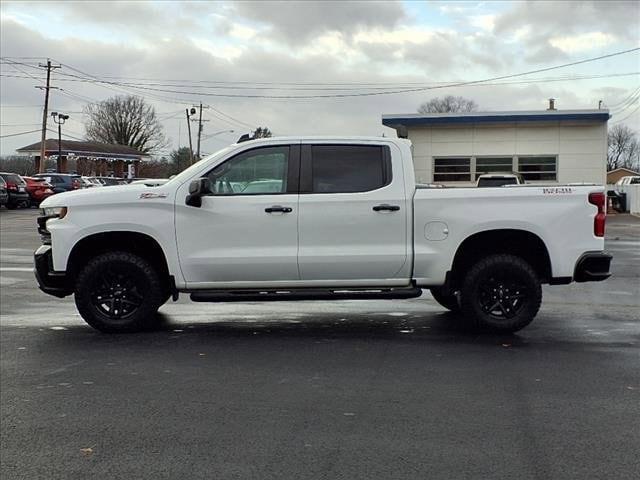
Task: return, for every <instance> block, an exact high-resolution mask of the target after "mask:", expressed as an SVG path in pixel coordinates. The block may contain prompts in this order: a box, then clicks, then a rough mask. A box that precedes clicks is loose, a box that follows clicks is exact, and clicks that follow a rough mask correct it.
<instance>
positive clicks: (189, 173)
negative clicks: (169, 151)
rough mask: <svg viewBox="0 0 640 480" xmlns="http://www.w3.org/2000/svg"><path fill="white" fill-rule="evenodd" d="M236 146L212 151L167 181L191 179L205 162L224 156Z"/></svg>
mask: <svg viewBox="0 0 640 480" xmlns="http://www.w3.org/2000/svg"><path fill="white" fill-rule="evenodd" d="M236 146H237V145H235V144H233V145H229V146H228V147H225V148H223V149H221V150H218V151H217V152H215V153H212V154H211V155H209V156H208V157H204V158H203V159H201V160H199V161H197V162H196V163H194V164H193V165H191V166H190V167H189V168H187V169H185V170H183V171H182V172H180V173H179V174H177V175H176V176H175V177H173V178H172V179H170V180H169V181H168V182H167V183H173V182H179V183H184V182H185V181H187V180H189V179H190V178H191V177H193V176H194V175H195V174H196V173H197V172H198V171H200V170H201V169H202V165H204V163H203V162H208V161H210V160H212V159H215V158H221V157H224V156H225V155H226V154H227V153H229V152H230V151H231V150H233V149H234V148H236Z"/></svg>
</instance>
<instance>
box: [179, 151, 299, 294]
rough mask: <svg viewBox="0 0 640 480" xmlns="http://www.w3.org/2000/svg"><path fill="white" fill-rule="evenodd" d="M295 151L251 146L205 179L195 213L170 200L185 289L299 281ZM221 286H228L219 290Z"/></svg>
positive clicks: (182, 190) (182, 192)
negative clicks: (206, 191) (208, 189)
mask: <svg viewBox="0 0 640 480" xmlns="http://www.w3.org/2000/svg"><path fill="white" fill-rule="evenodd" d="M299 159H300V146H299V145H278V146H268V147H257V148H255V149H252V150H248V151H244V152H242V153H240V154H238V155H236V156H234V157H232V158H230V159H228V160H226V161H225V162H224V163H222V164H220V165H218V166H217V167H215V168H214V169H213V170H211V171H210V172H208V174H206V176H208V177H209V179H210V181H211V186H212V190H213V192H212V194H211V195H207V196H204V197H203V198H202V206H201V207H199V208H198V207H191V206H188V205H186V204H185V198H186V194H187V191H188V185H183V186H182V187H180V189H179V191H178V195H177V197H176V238H177V242H178V255H179V257H180V266H181V269H182V273H183V275H184V277H185V280H186V282H187V285H188V286H191V287H204V288H206V287H211V288H226V287H234V286H240V287H244V286H246V287H249V286H251V285H252V284H253V283H255V284H256V285H259V286H266V285H267V282H274V284H277V283H278V282H292V281H298V280H299V275H298V265H297V253H298V230H297V229H298V225H297V224H298V193H297V192H298V179H299V165H300V163H299ZM226 284H228V285H226Z"/></svg>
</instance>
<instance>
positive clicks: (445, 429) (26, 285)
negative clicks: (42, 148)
mask: <svg viewBox="0 0 640 480" xmlns="http://www.w3.org/2000/svg"><path fill="white" fill-rule="evenodd" d="M36 215H37V212H36V211H35V210H32V211H27V210H17V211H7V210H5V209H2V210H1V211H0V225H1V228H0V282H1V283H0V286H1V288H0V313H1V319H0V347H1V348H0V399H1V428H0V439H1V444H2V448H1V454H0V461H1V470H0V478H2V479H5V480H6V479H40V478H42V479H94V478H99V479H120V478H121V479H133V478H153V479H161V478H167V479H186V478H203V479H204V478H207V479H248V478H252V479H253V478H255V479H285V478H295V479H298V478H314V479H315V478H322V479H336V478H340V479H373V478H381V479H395V478H398V479H400V478H402V479H418V478H420V479H422V478H429V479H434V478H442V479H466V478H469V479H477V478H506V477H513V478H518V479H549V478H558V479H569V478H575V479H584V478H616V479H625V478H629V479H631V478H634V479H636V478H638V472H640V455H638V452H639V451H640V219H637V218H633V217H629V216H622V215H618V216H612V217H610V218H609V220H608V235H607V236H608V240H607V249H608V250H609V251H610V252H612V253H613V255H614V264H613V271H614V276H613V277H612V278H611V279H609V280H608V281H607V282H604V283H592V284H572V285H570V286H557V287H547V288H545V297H544V300H543V306H542V310H541V311H540V314H539V315H538V317H537V319H536V320H534V322H533V323H532V324H531V325H530V326H529V327H528V328H526V329H525V330H522V331H521V332H519V333H518V334H517V335H509V336H496V335H478V334H475V333H472V332H470V331H468V330H466V329H465V327H464V322H462V321H461V320H460V319H459V318H456V317H455V316H453V315H451V314H449V313H446V312H445V310H443V309H442V308H441V307H440V306H439V305H438V304H437V303H435V301H434V300H433V299H432V298H431V296H430V295H429V294H428V293H425V294H424V295H423V296H422V297H420V298H418V299H412V300H404V301H392V300H388V301H346V302H334V303H331V302H296V303H289V302H283V303H248V304H219V305H216V304H193V303H190V302H189V301H188V300H187V299H186V298H181V299H180V301H179V302H177V303H169V304H168V305H165V306H164V307H163V308H162V309H161V313H162V317H163V319H164V324H163V327H162V329H161V330H160V331H157V332H151V333H145V334H132V335H104V334H100V333H98V332H96V331H94V330H93V329H91V328H90V327H88V326H87V325H85V324H84V322H83V321H82V319H81V318H80V317H79V316H78V314H77V312H76V310H75V307H74V304H73V300H72V299H71V298H66V299H64V300H57V299H55V298H53V297H49V296H47V295H45V294H43V293H41V292H39V290H38V289H37V287H36V284H35V280H34V278H33V274H32V272H31V271H30V269H31V254H32V251H33V250H34V249H35V248H37V246H38V245H39V238H38V236H37V234H36V231H35V217H36Z"/></svg>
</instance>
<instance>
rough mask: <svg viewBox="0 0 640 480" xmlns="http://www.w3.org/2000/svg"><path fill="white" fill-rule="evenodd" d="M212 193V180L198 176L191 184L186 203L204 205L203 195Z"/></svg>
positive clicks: (193, 205) (196, 205)
mask: <svg viewBox="0 0 640 480" xmlns="http://www.w3.org/2000/svg"><path fill="white" fill-rule="evenodd" d="M210 193H211V182H210V181H209V179H208V178H206V177H203V178H198V179H197V180H192V181H191V183H190V184H189V195H187V200H186V202H185V203H186V204H187V205H189V206H190V207H198V208H200V207H201V206H202V197H203V196H204V195H209V194H210Z"/></svg>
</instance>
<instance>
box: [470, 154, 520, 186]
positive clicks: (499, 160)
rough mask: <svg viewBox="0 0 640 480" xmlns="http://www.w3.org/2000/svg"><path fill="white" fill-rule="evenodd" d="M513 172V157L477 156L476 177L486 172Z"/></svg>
mask: <svg viewBox="0 0 640 480" xmlns="http://www.w3.org/2000/svg"><path fill="white" fill-rule="evenodd" d="M511 172H513V157H485V158H476V171H475V179H476V180H477V179H478V177H479V176H480V175H483V174H485V173H511Z"/></svg>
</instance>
